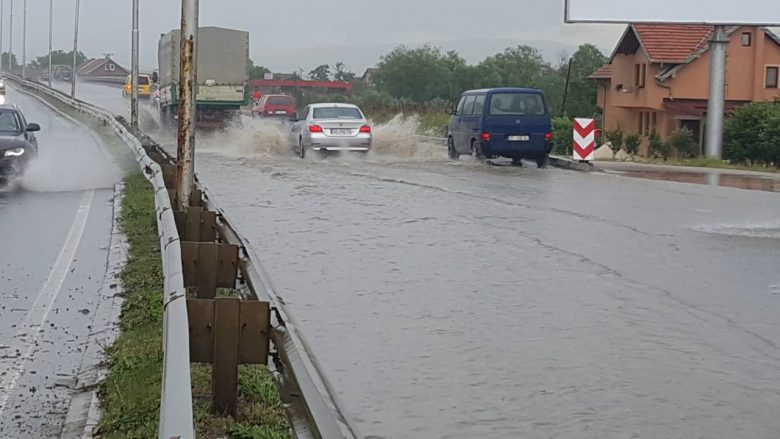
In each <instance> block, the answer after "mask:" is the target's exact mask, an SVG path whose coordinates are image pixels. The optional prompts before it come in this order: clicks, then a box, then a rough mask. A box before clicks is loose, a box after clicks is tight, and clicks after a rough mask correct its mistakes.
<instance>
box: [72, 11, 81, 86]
mask: <svg viewBox="0 0 780 439" xmlns="http://www.w3.org/2000/svg"><path fill="white" fill-rule="evenodd" d="M79 8H81V0H76V25H75V26H74V28H73V72H71V74H70V98H71V99H76V59H77V57H76V54H77V53H79V12H80V11H79Z"/></svg>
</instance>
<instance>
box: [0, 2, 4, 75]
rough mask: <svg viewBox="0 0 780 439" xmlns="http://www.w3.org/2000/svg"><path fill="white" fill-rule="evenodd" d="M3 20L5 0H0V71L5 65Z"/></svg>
mask: <svg viewBox="0 0 780 439" xmlns="http://www.w3.org/2000/svg"><path fill="white" fill-rule="evenodd" d="M4 20H5V0H0V72H2V71H3V67H5V61H4V59H5V57H4V56H3V53H4V49H5V46H3V21H4Z"/></svg>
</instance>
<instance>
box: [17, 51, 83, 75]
mask: <svg viewBox="0 0 780 439" xmlns="http://www.w3.org/2000/svg"><path fill="white" fill-rule="evenodd" d="M86 61H87V56H86V55H84V53H83V52H81V51H78V52H76V65H81V64H83V63H85V62H86ZM51 64H52V65H53V66H70V65H73V51H72V50H71V51H70V52H65V51H64V50H55V51H53V52H52V53H51ZM30 67H32V68H34V69H40V70H43V69H48V68H49V54H48V53H47V54H46V55H44V56H39V57H37V58H35V59H34V60H33V61H31V62H30Z"/></svg>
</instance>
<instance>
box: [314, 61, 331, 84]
mask: <svg viewBox="0 0 780 439" xmlns="http://www.w3.org/2000/svg"><path fill="white" fill-rule="evenodd" d="M309 79H311V80H312V81H330V65H328V64H322V65H320V66H317V68H315V69H314V70H312V71H311V72H309Z"/></svg>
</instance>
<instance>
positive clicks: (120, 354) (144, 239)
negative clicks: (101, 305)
mask: <svg viewBox="0 0 780 439" xmlns="http://www.w3.org/2000/svg"><path fill="white" fill-rule="evenodd" d="M119 224H120V225H121V227H122V230H123V232H124V233H125V235H126V236H127V239H128V243H129V255H128V256H129V257H128V261H127V265H126V266H125V268H124V271H123V273H122V284H123V287H124V295H125V297H124V299H125V302H124V304H123V307H122V314H121V320H120V328H121V334H120V335H119V337H118V339H117V341H116V343H115V344H114V345H113V346H111V347H110V348H109V349H108V350H107V354H108V361H109V373H108V376H107V377H106V379H105V380H104V381H103V382H102V383H101V384H100V388H99V396H100V399H101V407H102V410H103V417H102V419H101V421H100V424H99V426H98V432H97V433H98V435H99V436H100V437H104V438H128V439H129V438H134V439H135V438H150V439H151V438H156V437H157V431H158V423H159V412H160V388H161V385H162V360H163V352H162V327H163V309H162V299H163V296H162V292H163V291H162V290H163V274H162V263H161V257H160V256H161V255H160V245H159V241H158V234H157V222H156V219H155V211H154V192H153V191H152V186H151V185H150V184H149V183H148V182H147V181H146V179H145V178H144V177H143V175H141V174H140V173H134V174H132V175H130V176H128V177H127V178H126V179H125V193H124V198H123V200H122V212H121V214H120V217H119ZM191 371H192V384H193V397H194V408H193V409H194V414H195V421H196V425H195V427H196V430H197V436H198V437H199V438H205V439H210V438H223V437H230V438H238V439H287V438H290V437H291V434H290V428H289V422H288V420H287V416H286V413H285V409H284V404H283V403H282V401H281V397H280V396H279V392H278V390H277V388H276V385H275V382H274V379H273V376H272V375H271V374H270V373H269V372H268V370H267V369H266V368H265V367H263V366H241V369H240V371H239V413H238V417H237V419H233V418H229V417H218V416H214V415H212V414H211V413H210V412H209V410H208V408H209V404H210V401H211V366H210V365H201V364H193V365H192V369H191Z"/></svg>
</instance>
